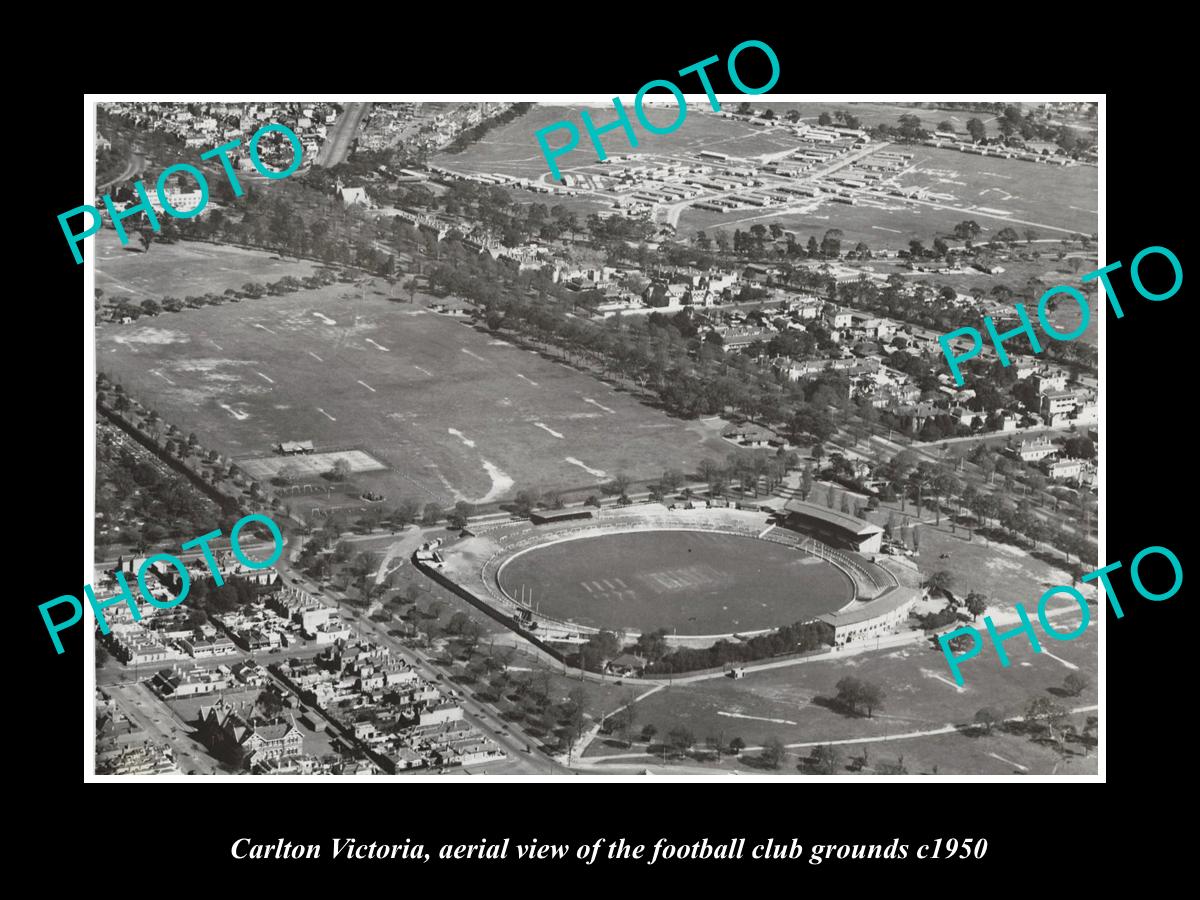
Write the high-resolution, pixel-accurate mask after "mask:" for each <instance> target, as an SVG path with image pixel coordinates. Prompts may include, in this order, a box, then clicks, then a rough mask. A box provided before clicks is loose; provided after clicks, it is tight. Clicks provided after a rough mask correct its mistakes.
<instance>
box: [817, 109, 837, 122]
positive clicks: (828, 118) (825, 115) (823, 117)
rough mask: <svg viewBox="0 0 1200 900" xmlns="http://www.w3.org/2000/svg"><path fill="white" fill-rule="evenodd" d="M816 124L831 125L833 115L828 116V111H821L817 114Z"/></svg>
mask: <svg viewBox="0 0 1200 900" xmlns="http://www.w3.org/2000/svg"><path fill="white" fill-rule="evenodd" d="M817 124H818V125H832V124H833V117H832V116H830V115H829V113H827V112H823V113H821V114H820V115H819V116H817Z"/></svg>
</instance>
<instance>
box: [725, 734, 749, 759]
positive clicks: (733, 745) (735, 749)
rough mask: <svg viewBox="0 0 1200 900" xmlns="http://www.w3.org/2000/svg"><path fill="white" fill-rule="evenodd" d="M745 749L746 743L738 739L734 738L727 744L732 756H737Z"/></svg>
mask: <svg viewBox="0 0 1200 900" xmlns="http://www.w3.org/2000/svg"><path fill="white" fill-rule="evenodd" d="M745 749H746V742H745V741H743V740H742V739H741V738H740V737H735V738H734V739H733V740H732V741H730V742H729V752H730V753H732V754H733V755H734V756H737V755H738V754H739V753H741V752H742V751H743V750H745Z"/></svg>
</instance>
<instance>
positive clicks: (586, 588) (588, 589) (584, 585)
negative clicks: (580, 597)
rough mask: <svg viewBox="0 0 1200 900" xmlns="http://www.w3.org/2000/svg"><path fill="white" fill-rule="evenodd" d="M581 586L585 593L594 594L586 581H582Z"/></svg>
mask: <svg viewBox="0 0 1200 900" xmlns="http://www.w3.org/2000/svg"><path fill="white" fill-rule="evenodd" d="M579 584H580V585H581V586H582V587H583V589H584V590H585V591H587V592H588V593H589V594H590V593H592V589H591V588H590V587H588V583H587V582H586V581H581V582H579Z"/></svg>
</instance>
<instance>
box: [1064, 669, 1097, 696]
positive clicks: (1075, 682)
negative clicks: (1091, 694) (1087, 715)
mask: <svg viewBox="0 0 1200 900" xmlns="http://www.w3.org/2000/svg"><path fill="white" fill-rule="evenodd" d="M1090 683H1091V682H1089V681H1088V680H1087V678H1085V677H1084V676H1082V675H1080V674H1078V673H1077V672H1071V673H1069V674H1068V675H1067V677H1066V678H1064V679H1063V690H1064V691H1066V692H1067V693H1068V694H1069V695H1070V696H1072V697H1078V696H1079V695H1080V694H1082V693H1083V692H1084V691H1085V690H1087V687H1088V685H1089V684H1090Z"/></svg>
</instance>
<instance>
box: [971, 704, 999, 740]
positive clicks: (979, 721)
mask: <svg viewBox="0 0 1200 900" xmlns="http://www.w3.org/2000/svg"><path fill="white" fill-rule="evenodd" d="M1002 720H1003V717H1002V716H1001V715H1000V713H998V712H997V711H996V710H995V709H993V708H992V707H990V706H985V707H984V708H983V709H981V710H979V712H977V713H975V724H976V725H978V726H979V727H980V728H981V729H982V730H983V733H984V734H991V733H992V729H993V728H995V727H996V725H998V724H999V723H1000V722H1001V721H1002Z"/></svg>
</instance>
